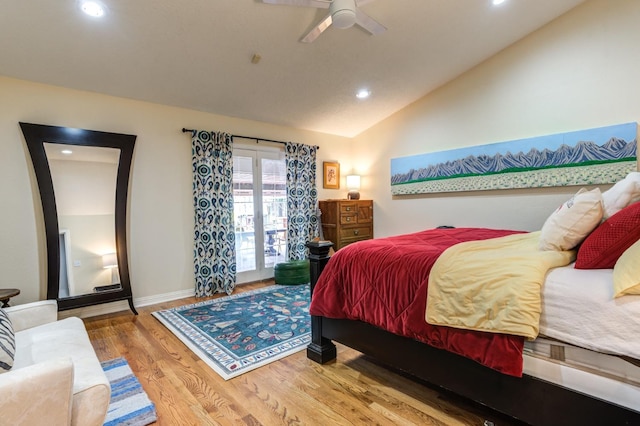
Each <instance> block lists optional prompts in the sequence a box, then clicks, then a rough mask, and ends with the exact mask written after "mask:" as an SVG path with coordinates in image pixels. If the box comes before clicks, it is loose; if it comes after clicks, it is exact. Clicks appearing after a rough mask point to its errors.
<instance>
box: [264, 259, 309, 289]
mask: <svg viewBox="0 0 640 426" xmlns="http://www.w3.org/2000/svg"><path fill="white" fill-rule="evenodd" d="M273 274H274V276H275V280H276V284H285V285H296V284H307V283H309V281H310V280H311V276H310V275H309V261H308V260H293V261H291V262H285V263H278V264H276V266H274V267H273Z"/></svg>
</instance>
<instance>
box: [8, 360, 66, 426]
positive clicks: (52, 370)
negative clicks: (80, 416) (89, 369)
mask: <svg viewBox="0 0 640 426" xmlns="http://www.w3.org/2000/svg"><path fill="white" fill-rule="evenodd" d="M72 392H73V363H72V362H71V358H57V359H53V360H49V361H44V362H40V363H38V364H34V365H30V366H28V367H24V368H19V369H17V370H11V371H9V372H7V373H4V374H0V418H1V419H2V424H7V425H36V424H42V423H43V422H46V423H47V424H52V425H69V424H71V407H72V401H73V400H72V396H73V395H72Z"/></svg>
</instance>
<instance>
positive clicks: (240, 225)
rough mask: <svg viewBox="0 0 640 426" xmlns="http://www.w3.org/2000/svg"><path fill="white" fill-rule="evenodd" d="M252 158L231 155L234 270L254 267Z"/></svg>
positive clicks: (239, 270)
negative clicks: (234, 238)
mask: <svg viewBox="0 0 640 426" xmlns="http://www.w3.org/2000/svg"><path fill="white" fill-rule="evenodd" d="M253 198H254V193H253V158H252V157H242V156H237V155H234V156H233V215H234V220H235V227H236V271H237V272H246V271H253V270H255V269H256V245H255V232H254V229H255V228H254V226H255V224H254V210H255V209H254V203H253Z"/></svg>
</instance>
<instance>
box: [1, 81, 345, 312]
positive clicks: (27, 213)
mask: <svg viewBox="0 0 640 426" xmlns="http://www.w3.org/2000/svg"><path fill="white" fill-rule="evenodd" d="M20 121H23V122H31V123H38V124H51V125H58V126H69V127H79V128H84V129H91V130H101V131H107V132H116V133H128V134H135V135H138V139H137V141H136V147H135V153H134V161H133V169H132V175H131V190H130V193H129V194H130V195H129V200H130V209H129V212H130V218H129V228H130V229H129V254H130V259H129V260H130V269H131V283H132V287H133V295H134V300H135V299H140V298H150V297H153V296H156V295H163V294H168V293H174V292H188V291H191V290H193V285H194V284H193V283H194V279H193V272H192V269H193V268H192V256H193V242H192V241H193V207H192V203H193V201H192V194H191V145H190V136H189V135H188V134H183V133H182V132H181V129H182V128H183V127H187V128H197V129H205V130H221V131H227V132H230V133H235V134H241V135H247V136H257V137H263V138H267V139H275V140H283V141H287V140H291V141H295V142H300V143H306V144H311V145H318V146H320V151H319V152H318V169H319V170H321V168H322V161H326V160H338V161H342V159H344V158H349V157H350V155H349V154H350V153H349V152H348V151H347V149H348V148H349V144H348V142H350V140H349V139H346V138H341V137H336V136H330V135H325V134H320V133H314V132H307V131H301V130H296V129H291V128H285V127H280V126H274V125H270V124H266V123H259V122H254V121H248V120H241V119H236V118H230V117H223V116H219V115H214V114H208V113H203V112H198V111H191V110H186V109H180V108H173V107H168V106H163V105H156V104H151V103H145V102H138V101H133V100H128V99H123V98H116V97H110V96H104V95H99V94H95V93H89V92H82V91H75V90H69V89H65V88H60V87H53V86H47V85H42V84H36V83H31V82H27V81H22V80H16V79H9V78H4V77H0V200H1V202H2V208H0V223H1V224H2V225H1V227H0V271H2V282H1V283H0V287H3V288H9V287H15V288H19V289H20V290H21V292H22V293H21V294H20V296H18V297H16V298H14V299H12V303H16V304H18V303H25V302H28V301H32V300H38V299H43V298H46V250H45V237H44V222H43V217H42V209H41V205H40V198H39V193H38V189H37V186H36V181H35V176H34V174H33V169H32V167H31V161H30V157H29V153H28V150H27V148H26V144H25V141H24V138H23V136H22V132H21V131H20V127H19V125H18V122H20ZM319 177H320V179H321V174H319ZM321 186H322V183H321V181H320V187H321ZM336 192H337V191H329V190H322V189H321V190H320V193H319V196H320V197H322V198H327V197H336ZM125 306H126V305H125Z"/></svg>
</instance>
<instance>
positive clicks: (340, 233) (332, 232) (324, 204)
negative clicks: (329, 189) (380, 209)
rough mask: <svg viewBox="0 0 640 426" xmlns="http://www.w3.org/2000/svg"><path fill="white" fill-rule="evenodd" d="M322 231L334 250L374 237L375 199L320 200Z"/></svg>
mask: <svg viewBox="0 0 640 426" xmlns="http://www.w3.org/2000/svg"><path fill="white" fill-rule="evenodd" d="M318 204H319V206H320V211H321V212H322V217H321V218H320V220H321V222H322V233H323V235H324V239H325V240H329V241H331V242H332V243H333V249H334V250H340V249H341V248H342V247H344V246H346V245H347V244H351V243H355V242H356V241H362V240H368V239H371V238H373V201H371V200H320V201H319V202H318Z"/></svg>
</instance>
